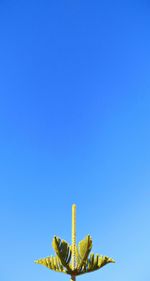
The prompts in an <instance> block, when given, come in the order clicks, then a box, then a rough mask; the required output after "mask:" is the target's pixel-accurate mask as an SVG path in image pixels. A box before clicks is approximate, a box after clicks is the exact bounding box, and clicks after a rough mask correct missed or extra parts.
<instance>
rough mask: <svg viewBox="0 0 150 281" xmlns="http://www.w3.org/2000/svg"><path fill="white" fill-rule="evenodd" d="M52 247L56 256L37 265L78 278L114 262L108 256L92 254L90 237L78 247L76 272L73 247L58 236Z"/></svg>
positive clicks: (39, 261)
mask: <svg viewBox="0 0 150 281" xmlns="http://www.w3.org/2000/svg"><path fill="white" fill-rule="evenodd" d="M52 246H53V248H54V250H55V252H56V256H55V257H47V258H44V259H40V260H37V261H36V263H38V264H42V265H44V266H46V267H48V268H49V269H52V270H55V271H58V272H64V273H67V274H70V275H74V276H77V275H81V274H84V273H88V272H92V271H94V270H97V269H100V268H101V267H102V266H104V265H106V264H108V263H112V262H114V260H113V259H111V258H109V257H107V256H100V255H98V254H97V255H94V254H92V253H91V254H90V251H91V249H92V239H91V237H90V235H88V236H86V237H85V238H84V239H83V240H81V241H80V242H79V244H78V247H77V246H76V251H75V259H76V267H75V269H74V270H72V264H71V246H70V245H69V244H68V243H67V242H66V241H65V240H61V239H60V238H59V237H56V236H54V238H53V241H52ZM89 254H90V256H89Z"/></svg>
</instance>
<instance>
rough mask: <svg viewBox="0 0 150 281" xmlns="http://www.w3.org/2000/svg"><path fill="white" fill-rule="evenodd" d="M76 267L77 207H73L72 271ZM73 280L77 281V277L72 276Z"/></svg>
mask: <svg viewBox="0 0 150 281" xmlns="http://www.w3.org/2000/svg"><path fill="white" fill-rule="evenodd" d="M75 267H76V205H75V204H73V205H72V270H75ZM71 280H72V281H75V280H76V278H75V276H71Z"/></svg>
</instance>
